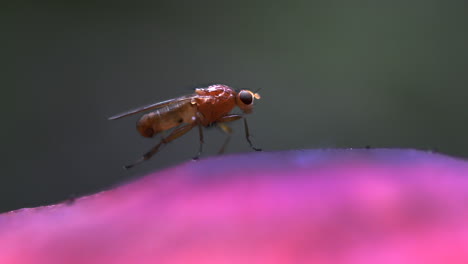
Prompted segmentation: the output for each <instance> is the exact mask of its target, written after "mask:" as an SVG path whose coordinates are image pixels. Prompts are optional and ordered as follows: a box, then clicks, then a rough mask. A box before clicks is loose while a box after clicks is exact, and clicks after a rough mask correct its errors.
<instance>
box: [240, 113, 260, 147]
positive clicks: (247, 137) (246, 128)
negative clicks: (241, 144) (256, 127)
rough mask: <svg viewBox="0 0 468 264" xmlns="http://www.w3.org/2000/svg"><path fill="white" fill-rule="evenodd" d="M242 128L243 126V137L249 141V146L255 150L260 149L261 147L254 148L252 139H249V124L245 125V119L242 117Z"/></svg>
mask: <svg viewBox="0 0 468 264" xmlns="http://www.w3.org/2000/svg"><path fill="white" fill-rule="evenodd" d="M244 128H245V138H246V139H247V142H249V145H250V147H251V148H252V149H253V150H255V151H262V149H261V148H256V147H254V146H253V144H252V141H250V133H249V125H247V119H245V117H244Z"/></svg>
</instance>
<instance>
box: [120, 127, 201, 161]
mask: <svg viewBox="0 0 468 264" xmlns="http://www.w3.org/2000/svg"><path fill="white" fill-rule="evenodd" d="M195 125H196V124H195V123H194V124H189V125H185V126H182V127H178V128H176V129H174V130H173V131H172V132H171V134H169V136H167V137H164V138H162V139H161V141H159V143H158V144H157V145H156V146H154V147H153V148H152V149H151V150H150V151H148V152H146V153H145V154H144V155H143V157H141V158H140V159H139V160H137V161H135V162H134V163H132V164H129V165H127V166H124V168H125V169H130V168H132V167H134V166H136V165H138V164H140V163H142V162H143V161H145V160H149V159H150V158H151V157H152V156H153V155H154V154H156V153H157V152H158V150H159V148H160V147H161V146H162V145H164V144H167V143H169V142H171V141H173V140H175V139H177V138H179V137H181V136H183V135H184V134H186V133H187V132H189V131H190V130H191V129H192V128H193V127H194V126H195Z"/></svg>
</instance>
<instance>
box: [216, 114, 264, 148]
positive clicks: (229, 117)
mask: <svg viewBox="0 0 468 264" xmlns="http://www.w3.org/2000/svg"><path fill="white" fill-rule="evenodd" d="M241 118H243V119H244V129H245V138H246V139H247V142H248V143H249V146H250V147H251V148H252V149H253V150H255V151H262V149H260V148H256V147H254V146H253V144H252V141H251V140H250V132H249V126H248V124H247V119H245V117H244V116H242V115H226V116H223V117H221V118H220V119H219V120H217V121H216V122H218V123H226V122H232V121H236V120H239V119H241Z"/></svg>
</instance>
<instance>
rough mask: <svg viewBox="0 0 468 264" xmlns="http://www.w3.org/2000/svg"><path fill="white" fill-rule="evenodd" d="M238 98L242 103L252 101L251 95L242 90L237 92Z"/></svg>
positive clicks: (247, 103)
mask: <svg viewBox="0 0 468 264" xmlns="http://www.w3.org/2000/svg"><path fill="white" fill-rule="evenodd" d="M239 99H240V100H241V101H242V103H244V104H246V105H249V104H251V103H252V102H253V95H252V94H251V93H249V92H245V91H242V92H240V93H239Z"/></svg>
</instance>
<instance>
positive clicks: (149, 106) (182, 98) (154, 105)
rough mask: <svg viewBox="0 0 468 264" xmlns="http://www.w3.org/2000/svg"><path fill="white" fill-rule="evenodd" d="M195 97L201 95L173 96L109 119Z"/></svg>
mask: <svg viewBox="0 0 468 264" xmlns="http://www.w3.org/2000/svg"><path fill="white" fill-rule="evenodd" d="M195 97H199V96H197V95H196V94H192V95H187V96H181V97H178V98H173V99H169V100H166V101H162V102H158V103H154V104H150V105H146V106H142V107H139V108H136V109H133V110H130V111H127V112H124V113H121V114H118V115H114V116H111V117H109V120H115V119H119V118H122V117H126V116H129V115H134V114H138V113H141V112H144V111H148V110H152V109H156V108H161V107H164V106H167V105H172V104H179V103H186V102H189V101H191V100H192V99H193V98H195Z"/></svg>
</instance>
